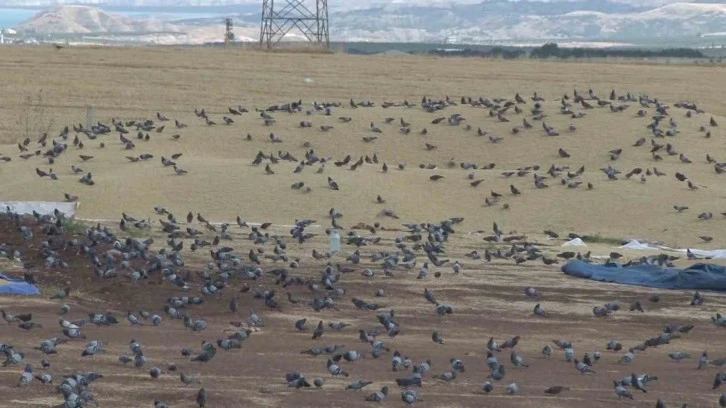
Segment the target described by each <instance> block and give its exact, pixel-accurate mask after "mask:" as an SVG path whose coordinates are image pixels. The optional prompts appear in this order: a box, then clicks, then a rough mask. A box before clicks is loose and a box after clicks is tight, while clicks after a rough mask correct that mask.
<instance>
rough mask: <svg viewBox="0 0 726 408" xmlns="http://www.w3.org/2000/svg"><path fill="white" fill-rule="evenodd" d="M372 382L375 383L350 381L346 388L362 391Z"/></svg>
mask: <svg viewBox="0 0 726 408" xmlns="http://www.w3.org/2000/svg"><path fill="white" fill-rule="evenodd" d="M370 384H373V381H366V380H356V381H353V382H352V383H349V384H348V386H347V387H345V389H346V390H356V391H360V390H362V389H363V388H365V387H366V386H368V385H370Z"/></svg>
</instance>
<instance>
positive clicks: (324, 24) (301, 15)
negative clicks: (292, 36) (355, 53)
mask: <svg viewBox="0 0 726 408" xmlns="http://www.w3.org/2000/svg"><path fill="white" fill-rule="evenodd" d="M313 3H314V7H313ZM293 29H296V30H297V31H299V33H300V34H302V35H304V36H305V38H306V39H307V40H308V41H309V42H311V43H314V44H318V45H321V46H323V47H325V48H328V47H329V46H330V33H329V31H328V0H308V1H305V0H262V23H261V26H260V47H265V48H268V49H269V48H272V47H274V46H275V45H277V44H278V43H279V42H280V41H281V40H282V39H283V38H284V37H285V35H286V34H287V33H289V32H290V31H292V30H293Z"/></svg>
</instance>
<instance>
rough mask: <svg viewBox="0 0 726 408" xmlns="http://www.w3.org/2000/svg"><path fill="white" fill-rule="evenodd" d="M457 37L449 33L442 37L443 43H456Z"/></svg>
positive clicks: (457, 41)
mask: <svg viewBox="0 0 726 408" xmlns="http://www.w3.org/2000/svg"><path fill="white" fill-rule="evenodd" d="M458 43H459V39H458V38H457V37H456V36H455V35H450V36H448V37H446V38H444V44H458Z"/></svg>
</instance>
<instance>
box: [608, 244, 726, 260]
mask: <svg viewBox="0 0 726 408" xmlns="http://www.w3.org/2000/svg"><path fill="white" fill-rule="evenodd" d="M618 248H622V249H636V250H648V249H654V250H661V251H674V252H681V253H684V254H685V253H686V252H688V250H689V249H690V250H691V252H692V253H693V254H694V255H696V256H702V257H706V258H714V259H717V258H726V249H713V250H707V249H693V248H682V249H674V248H669V247H666V246H660V245H651V244H649V243H647V242H640V241H637V240H635V239H634V240H632V241H630V242H628V243H627V244H625V245H623V246H620V247H618Z"/></svg>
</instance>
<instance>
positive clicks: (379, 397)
mask: <svg viewBox="0 0 726 408" xmlns="http://www.w3.org/2000/svg"><path fill="white" fill-rule="evenodd" d="M386 397H388V386H384V387H383V388H381V390H380V391H376V392H374V393H373V394H370V395H368V396H367V397H366V401H373V402H383V401H384V400H385V399H386Z"/></svg>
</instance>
